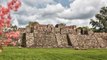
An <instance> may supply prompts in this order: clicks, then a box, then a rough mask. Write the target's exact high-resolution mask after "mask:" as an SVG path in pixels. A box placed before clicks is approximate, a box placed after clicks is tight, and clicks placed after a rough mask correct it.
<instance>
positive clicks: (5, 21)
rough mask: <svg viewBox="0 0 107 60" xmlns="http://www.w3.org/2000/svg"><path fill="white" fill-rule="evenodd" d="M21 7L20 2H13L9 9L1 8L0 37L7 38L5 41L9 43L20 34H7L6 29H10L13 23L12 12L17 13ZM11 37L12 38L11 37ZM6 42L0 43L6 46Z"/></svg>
mask: <svg viewBox="0 0 107 60" xmlns="http://www.w3.org/2000/svg"><path fill="white" fill-rule="evenodd" d="M20 6H21V2H20V1H19V0H11V1H10V2H8V3H7V7H4V6H2V5H1V6H0V35H2V36H1V37H3V38H7V39H6V40H5V41H6V42H7V41H8V42H9V41H11V39H12V38H17V36H18V34H19V32H13V31H12V32H7V31H5V29H7V28H9V27H10V25H11V24H10V22H11V15H10V13H11V11H17V10H18V8H19V7H20ZM10 35H11V36H10ZM5 41H2V42H0V45H1V43H4V44H5Z"/></svg>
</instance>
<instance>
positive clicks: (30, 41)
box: [21, 24, 107, 49]
mask: <svg viewBox="0 0 107 60" xmlns="http://www.w3.org/2000/svg"><path fill="white" fill-rule="evenodd" d="M21 32H22V33H21V35H22V36H21V46H23V47H35V48H68V47H69V48H76V49H88V48H107V33H93V32H92V31H82V30H80V29H77V28H76V26H65V25H64V24H57V25H56V26H55V27H54V26H53V25H40V24H36V25H35V26H33V27H26V28H25V30H24V31H21Z"/></svg>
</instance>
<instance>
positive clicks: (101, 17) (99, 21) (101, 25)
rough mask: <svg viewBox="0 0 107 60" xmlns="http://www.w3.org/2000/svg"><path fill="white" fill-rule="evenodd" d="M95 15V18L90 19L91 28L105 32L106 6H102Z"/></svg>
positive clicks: (106, 22)
mask: <svg viewBox="0 0 107 60" xmlns="http://www.w3.org/2000/svg"><path fill="white" fill-rule="evenodd" d="M95 17H96V19H95V20H94V19H91V22H90V24H91V25H92V27H93V30H94V31H97V32H107V7H102V8H101V10H100V12H99V13H98V14H96V15H95Z"/></svg>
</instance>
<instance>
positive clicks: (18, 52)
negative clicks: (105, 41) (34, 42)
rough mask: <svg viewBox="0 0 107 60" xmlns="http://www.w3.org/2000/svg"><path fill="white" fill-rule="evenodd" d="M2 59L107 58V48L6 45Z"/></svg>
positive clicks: (90, 59)
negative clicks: (82, 48)
mask: <svg viewBox="0 0 107 60" xmlns="http://www.w3.org/2000/svg"><path fill="white" fill-rule="evenodd" d="M0 60H107V49H90V50H74V49H69V48H21V49H19V48H17V47H5V48H4V51H3V52H2V53H0Z"/></svg>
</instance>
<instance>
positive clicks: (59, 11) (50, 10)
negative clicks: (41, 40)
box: [0, 0, 107, 27]
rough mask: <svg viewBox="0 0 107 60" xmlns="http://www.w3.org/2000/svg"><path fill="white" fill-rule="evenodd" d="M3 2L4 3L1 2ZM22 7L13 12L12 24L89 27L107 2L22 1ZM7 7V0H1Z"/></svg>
mask: <svg viewBox="0 0 107 60" xmlns="http://www.w3.org/2000/svg"><path fill="white" fill-rule="evenodd" d="M1 1H2V2H1ZM21 1H22V6H21V7H20V9H19V10H18V11H17V12H12V13H11V16H12V18H13V19H12V21H13V22H12V23H13V24H16V25H18V26H19V27H21V26H26V25H27V24H28V22H29V21H37V22H39V23H41V24H54V25H55V24H57V23H65V24H67V25H77V26H84V25H86V26H89V22H90V19H91V18H92V17H94V15H95V14H96V13H98V11H99V10H100V8H101V7H102V6H104V5H105V4H106V2H107V0H21ZM0 3H1V4H3V5H6V3H7V1H6V0H0Z"/></svg>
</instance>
